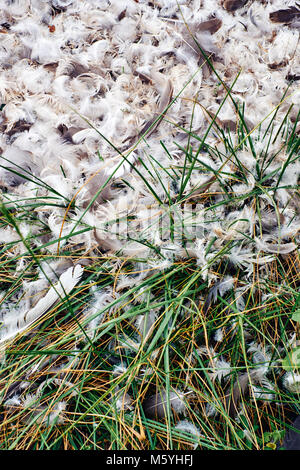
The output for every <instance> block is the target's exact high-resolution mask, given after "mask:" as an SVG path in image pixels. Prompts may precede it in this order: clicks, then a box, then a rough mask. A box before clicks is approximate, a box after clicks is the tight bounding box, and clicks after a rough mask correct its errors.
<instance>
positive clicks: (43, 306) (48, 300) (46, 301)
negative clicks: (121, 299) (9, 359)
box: [0, 264, 83, 344]
mask: <svg viewBox="0 0 300 470" xmlns="http://www.w3.org/2000/svg"><path fill="white" fill-rule="evenodd" d="M82 273H83V267H82V266H80V265H79V264H77V265H76V266H75V267H71V268H69V269H68V270H67V271H65V272H64V273H63V274H62V275H61V276H60V278H59V281H58V282H57V284H55V285H54V286H52V287H51V288H50V289H49V291H48V293H47V294H46V295H45V297H44V298H42V299H41V300H39V302H38V303H37V304H36V305H35V306H34V307H33V308H32V309H30V310H29V311H27V312H26V313H25V314H24V312H22V313H21V314H19V315H13V316H11V315H9V316H8V317H6V318H5V317H4V321H3V324H2V326H1V328H0V344H2V343H4V342H6V341H8V340H11V339H13V338H14V337H15V336H16V335H17V334H19V333H22V332H23V331H24V330H26V329H27V328H29V327H30V326H31V325H32V324H33V323H35V322H36V321H37V320H38V319H39V318H40V317H41V316H42V315H43V314H44V313H46V312H47V311H48V310H49V309H50V308H51V307H52V306H53V305H54V304H55V303H56V302H57V301H58V300H59V299H61V298H64V297H65V296H66V295H68V294H69V293H70V292H71V291H72V289H73V288H74V287H75V286H76V284H78V282H79V281H80V279H81V276H82Z"/></svg>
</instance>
